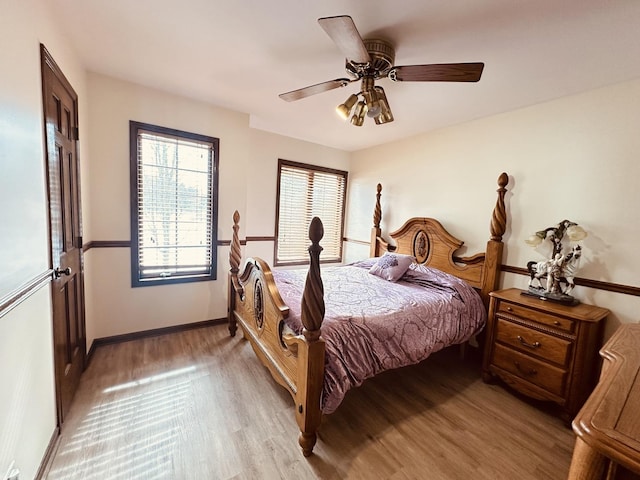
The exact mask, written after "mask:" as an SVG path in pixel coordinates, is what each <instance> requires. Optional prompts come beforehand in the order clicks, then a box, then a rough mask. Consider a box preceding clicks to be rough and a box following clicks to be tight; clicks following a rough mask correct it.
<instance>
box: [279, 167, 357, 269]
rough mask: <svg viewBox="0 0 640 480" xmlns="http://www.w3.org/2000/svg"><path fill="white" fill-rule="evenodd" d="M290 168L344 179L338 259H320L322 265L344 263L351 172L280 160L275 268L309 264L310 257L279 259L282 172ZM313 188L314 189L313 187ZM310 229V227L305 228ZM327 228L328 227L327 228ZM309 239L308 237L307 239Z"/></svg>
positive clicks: (321, 242)
mask: <svg viewBox="0 0 640 480" xmlns="http://www.w3.org/2000/svg"><path fill="white" fill-rule="evenodd" d="M283 166H285V167H290V168H296V169H301V170H305V171H307V172H309V173H312V174H313V173H316V172H317V173H324V174H332V175H336V176H339V177H342V178H343V181H344V189H343V192H342V208H341V210H340V213H339V215H340V233H339V236H338V245H337V247H338V251H339V254H338V257H336V258H330V259H326V260H323V259H322V255H321V257H320V263H342V261H343V252H344V249H343V242H344V223H345V212H346V200H347V186H348V177H349V172H347V171H344V170H338V169H334V168H328V167H321V166H318V165H312V164H308V163H301V162H294V161H291V160H284V159H281V158H280V159H278V172H277V193H276V224H275V242H274V248H273V261H274V266H296V265H306V264H308V263H309V257H308V255H307V256H306V257H305V258H304V259H303V258H300V259H299V260H296V261H280V260H279V259H278V239H279V234H280V232H279V228H280V199H281V172H282V167H283ZM312 188H313V187H312ZM305 228H308V225H306V226H305ZM325 228H326V227H325ZM305 238H307V237H305ZM322 244H323V241H322V240H321V241H320V245H322Z"/></svg>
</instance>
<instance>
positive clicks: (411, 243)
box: [370, 173, 509, 305]
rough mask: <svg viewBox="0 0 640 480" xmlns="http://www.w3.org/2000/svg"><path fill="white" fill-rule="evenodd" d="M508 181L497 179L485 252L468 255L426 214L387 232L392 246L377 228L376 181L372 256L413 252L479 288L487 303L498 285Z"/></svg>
mask: <svg viewBox="0 0 640 480" xmlns="http://www.w3.org/2000/svg"><path fill="white" fill-rule="evenodd" d="M508 182H509V177H508V175H507V174H506V173H502V174H501V175H500V177H499V178H498V190H497V192H498V200H497V202H496V206H495V207H494V209H493V212H492V215H491V223H490V238H489V241H488V242H487V249H486V251H485V252H481V253H478V254H476V255H473V256H470V257H460V256H457V255H456V251H458V250H459V249H460V247H462V245H463V244H464V242H463V241H462V240H458V239H457V238H456V237H454V236H453V235H451V234H450V233H449V232H448V231H447V230H446V229H445V228H444V227H443V226H442V224H441V223H440V222H439V221H438V220H435V219H433V218H428V217H414V218H411V219H409V220H407V221H406V222H405V224H404V225H403V226H402V227H400V228H399V229H398V230H396V231H395V232H392V233H391V234H390V235H391V238H392V239H393V241H394V243H395V245H391V244H390V243H389V242H387V241H386V240H384V239H383V238H382V236H381V230H380V221H381V219H382V209H381V208H380V196H381V191H382V186H381V185H380V184H378V187H377V195H376V207H375V210H374V214H373V228H372V229H371V251H370V254H371V256H372V257H377V256H380V255H382V254H383V253H384V252H387V251H389V252H392V251H393V252H397V253H403V254H408V255H413V256H414V257H415V258H416V261H417V262H418V263H421V264H424V265H428V266H430V267H434V268H437V269H439V270H442V271H444V272H447V273H450V274H452V275H455V276H456V277H459V278H462V279H463V280H465V281H466V282H467V283H469V284H470V285H471V286H473V287H474V288H476V289H477V290H478V292H479V293H480V295H481V296H482V298H483V300H484V302H485V304H486V305H488V303H489V292H492V291H493V290H496V289H497V287H498V280H499V274H500V266H501V264H502V250H503V243H502V236H503V235H504V232H505V230H506V226H507V215H506V209H505V204H504V196H505V193H506V192H507V189H506V186H507V184H508Z"/></svg>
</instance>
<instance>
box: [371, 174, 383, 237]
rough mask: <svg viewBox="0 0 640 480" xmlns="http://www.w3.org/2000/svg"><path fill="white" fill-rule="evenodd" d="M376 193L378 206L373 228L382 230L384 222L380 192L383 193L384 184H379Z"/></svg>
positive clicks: (374, 213)
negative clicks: (381, 225) (381, 224)
mask: <svg viewBox="0 0 640 480" xmlns="http://www.w3.org/2000/svg"><path fill="white" fill-rule="evenodd" d="M376 191H377V193H376V206H375V208H374V210H373V228H380V221H381V220H382V208H381V206H380V192H382V184H380V183H379V184H378V186H377V187H376Z"/></svg>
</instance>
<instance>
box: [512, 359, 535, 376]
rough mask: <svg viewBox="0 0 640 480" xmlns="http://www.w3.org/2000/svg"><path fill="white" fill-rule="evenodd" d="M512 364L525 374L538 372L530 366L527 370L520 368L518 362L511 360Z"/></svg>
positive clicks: (530, 374) (531, 374) (529, 374)
mask: <svg viewBox="0 0 640 480" xmlns="http://www.w3.org/2000/svg"><path fill="white" fill-rule="evenodd" d="M513 364H514V365H515V366H516V368H517V369H518V371H519V372H521V373H524V374H525V375H528V376H533V375H535V374H537V373H538V371H537V370H536V369H535V368H531V369H529V370H525V369H524V368H522V366H521V365H520V362H515V361H514V362H513Z"/></svg>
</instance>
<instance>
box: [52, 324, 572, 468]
mask: <svg viewBox="0 0 640 480" xmlns="http://www.w3.org/2000/svg"><path fill="white" fill-rule="evenodd" d="M297 437H298V428H297V426H296V423H295V420H294V416H293V401H292V400H291V398H290V396H289V394H288V393H287V392H286V391H285V390H284V389H283V388H282V387H280V386H279V385H277V384H276V383H275V382H274V381H273V380H272V379H271V376H270V375H269V373H268V372H267V370H266V369H265V368H264V367H262V365H261V364H260V363H259V362H258V360H257V359H256V357H255V355H254V353H253V351H252V350H251V347H250V346H249V344H248V342H246V341H244V340H243V339H242V338H241V337H240V336H236V337H235V338H230V337H229V334H228V332H227V329H226V326H214V327H206V328H200V329H195V330H188V331H185V332H179V333H173V334H169V335H163V336H158V337H153V338H146V339H140V340H135V341H131V342H126V343H121V344H116V345H105V346H102V347H100V348H98V349H97V351H96V352H95V354H94V356H93V359H92V362H91V365H90V366H89V368H88V369H87V370H86V372H85V373H84V374H83V377H82V380H81V385H80V389H79V391H78V392H77V395H76V398H75V399H74V403H73V405H72V407H71V411H70V414H69V417H68V420H67V423H66V424H65V428H64V431H63V433H62V436H61V439H60V444H59V448H58V449H57V452H56V455H55V458H54V460H53V462H52V464H51V466H50V468H49V471H48V475H47V478H49V479H51V480H59V479H68V480H71V479H83V480H86V479H88V480H91V479H96V480H98V479H99V480H103V479H127V480H134V479H144V480H152V479H190V480H191V479H315V478H320V479H367V480H369V479H394V480H400V479H435V480H441V479H442V480H448V479H464V480H471V479H474V480H475V479H490V480H496V479H518V480H527V479H536V480H540V479H554V480H555V479H564V478H566V476H567V472H568V468H569V463H570V461H571V453H572V450H573V443H574V436H573V433H572V431H571V429H570V428H568V427H567V426H566V425H565V424H564V423H563V422H562V421H561V420H560V419H559V418H556V417H554V416H552V415H550V414H548V413H545V412H544V411H542V410H540V409H537V408H534V407H533V406H532V405H530V404H528V403H527V402H524V401H522V400H521V399H519V398H516V397H515V396H513V395H511V394H509V393H508V392H507V391H506V390H504V389H503V388H502V387H501V386H499V385H486V384H484V383H483V382H482V380H481V379H480V373H479V368H478V367H476V366H475V365H472V364H471V363H469V362H461V361H460V360H459V358H458V356H457V351H456V350H454V351H445V352H440V353H438V354H435V355H433V356H432V357H431V358H429V359H428V360H426V361H425V362H423V363H421V364H419V365H416V366H412V367H408V368H404V369H400V370H397V371H395V372H388V373H386V374H383V375H381V376H379V377H376V378H374V379H371V380H369V381H368V382H365V384H364V385H363V386H362V387H360V388H357V389H355V390H352V391H351V392H349V394H348V395H347V397H346V399H345V400H344V402H343V403H342V405H341V406H340V408H338V410H337V411H336V412H335V413H334V414H332V415H328V416H326V417H325V418H324V420H323V424H322V427H321V429H320V435H319V440H318V443H317V445H316V447H315V450H314V455H312V456H311V457H309V458H304V457H303V456H302V454H301V452H300V449H299V447H298V444H297Z"/></svg>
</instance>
